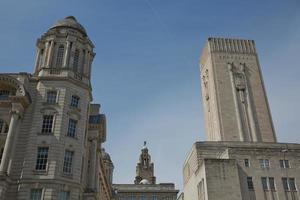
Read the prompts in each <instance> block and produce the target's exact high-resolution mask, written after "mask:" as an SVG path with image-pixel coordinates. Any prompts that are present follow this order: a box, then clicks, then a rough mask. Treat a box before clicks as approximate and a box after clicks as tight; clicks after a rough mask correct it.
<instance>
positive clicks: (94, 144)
mask: <svg viewBox="0 0 300 200" xmlns="http://www.w3.org/2000/svg"><path fill="white" fill-rule="evenodd" d="M91 143H92V144H91V152H90V156H91V157H90V170H89V177H90V179H89V188H90V189H92V190H94V189H95V173H96V164H97V163H96V160H97V140H96V138H93V140H92V141H91Z"/></svg>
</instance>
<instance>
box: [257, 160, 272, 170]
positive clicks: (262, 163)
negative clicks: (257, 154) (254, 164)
mask: <svg viewBox="0 0 300 200" xmlns="http://www.w3.org/2000/svg"><path fill="white" fill-rule="evenodd" d="M259 165H260V168H262V169H265V168H269V167H270V161H269V160H268V159H259Z"/></svg>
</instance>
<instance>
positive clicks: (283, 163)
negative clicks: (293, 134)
mask: <svg viewBox="0 0 300 200" xmlns="http://www.w3.org/2000/svg"><path fill="white" fill-rule="evenodd" d="M279 164H280V167H281V168H290V162H289V161H288V160H279Z"/></svg>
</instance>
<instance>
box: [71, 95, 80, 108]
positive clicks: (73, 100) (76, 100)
mask: <svg viewBox="0 0 300 200" xmlns="http://www.w3.org/2000/svg"><path fill="white" fill-rule="evenodd" d="M79 99H80V98H79V97H78V96H75V95H73V96H72V98H71V106H72V107H75V108H78V106H79Z"/></svg>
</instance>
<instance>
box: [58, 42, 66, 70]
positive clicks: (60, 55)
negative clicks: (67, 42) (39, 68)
mask: <svg viewBox="0 0 300 200" xmlns="http://www.w3.org/2000/svg"><path fill="white" fill-rule="evenodd" d="M64 51H65V48H64V45H60V46H59V47H58V50H57V57H56V67H57V68H60V67H62V64H63V59H64Z"/></svg>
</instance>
